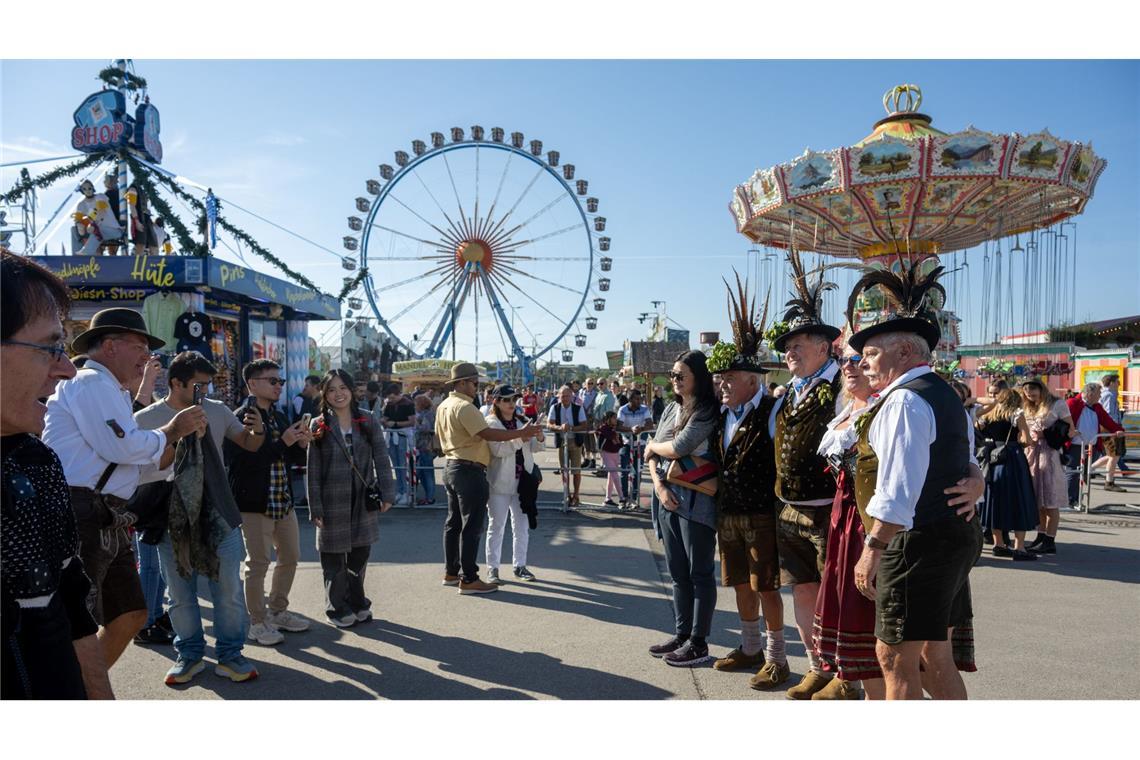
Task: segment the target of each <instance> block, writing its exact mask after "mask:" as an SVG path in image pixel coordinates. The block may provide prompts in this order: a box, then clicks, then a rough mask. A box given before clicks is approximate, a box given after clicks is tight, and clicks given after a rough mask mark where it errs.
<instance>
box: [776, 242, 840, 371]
mask: <svg viewBox="0 0 1140 760" xmlns="http://www.w3.org/2000/svg"><path fill="white" fill-rule="evenodd" d="M788 264H789V265H790V266H791V268H792V289H793V290H792V299H791V300H790V301H788V302H787V303H786V304H784V309H785V311H784V317H783V321H782V323H780V327H781V328H783V326H784V325H786V329H782V330H781V332H780V334H778V335H769V338H770V339H771V342H772V346H773V347H774V348H775V349H776V350H777V351H783V350H784V347H785V346H786V345H787V343H788V341H789V340H791V339H792V338H793V337H795V336H797V335H803V334H806V333H813V334H816V335H822V336H823V337H825V338H827V339H828V340H829V341H833V340H835V339H836V338H837V337H839V328H837V327H832V326H831V325H829V324H826V323H825V322H824V321H823V294H824V293H826V292H827V291H829V290H835V289H836V285H835V283H834V282H827V281H826V280H825V279H824V272H825V271H826V270H827V267H824V266H820V267H817V268H815V269H813V270H811V271H810V272H809V271H807V270H806V269H804V265H803V262H802V261H801V260H800V254H799V252H798V251H797V250H796V249H795V248H789V249H788ZM816 275H818V276H816Z"/></svg>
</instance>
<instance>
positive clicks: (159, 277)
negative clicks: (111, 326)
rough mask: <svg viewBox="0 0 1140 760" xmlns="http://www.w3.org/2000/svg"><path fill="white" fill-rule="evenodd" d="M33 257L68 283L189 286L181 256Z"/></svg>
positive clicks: (164, 286)
mask: <svg viewBox="0 0 1140 760" xmlns="http://www.w3.org/2000/svg"><path fill="white" fill-rule="evenodd" d="M33 260H34V261H35V262H36V263H37V264H41V265H43V266H45V267H47V268H48V269H50V270H51V271H53V272H55V273H56V274H57V275H59V277H60V279H62V280H63V281H64V282H65V283H67V284H68V285H74V284H87V285H104V286H108V287H109V286H112V285H124V286H125V285H133V284H138V285H139V286H142V287H149V288H152V289H153V288H170V287H174V286H176V285H185V284H187V280H186V278H185V267H186V261H187V260H186V259H183V258H182V257H179V256H35V257H33Z"/></svg>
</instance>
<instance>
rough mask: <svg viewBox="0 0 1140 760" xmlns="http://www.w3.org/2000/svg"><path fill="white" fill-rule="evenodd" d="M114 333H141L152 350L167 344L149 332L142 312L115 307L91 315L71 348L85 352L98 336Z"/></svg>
mask: <svg viewBox="0 0 1140 760" xmlns="http://www.w3.org/2000/svg"><path fill="white" fill-rule="evenodd" d="M114 333H135V334H136V335H141V336H143V337H144V338H146V342H147V345H148V346H149V347H150V350H151V351H154V350H155V349H157V348H162V347H163V346H165V345H166V341H164V340H162V339H161V338H156V337H155V336H153V335H151V334H150V333H149V332H147V329H146V321H145V320H144V319H143V316H142V314H139V313H138V312H137V311H135V310H134V309H123V308H115V309H103V311H100V312H96V314H95V316H93V317H91V323H90V324H89V325H88V327H87V329H86V330H84V331H83V332H81V333H79V334H78V335H76V336H75V340H73V341H71V350H72V351H73V352H74V353H77V354H85V353H87V349H89V348H90V347H91V342H92V341H94V340H95V339H96V338H99V337H101V336H103V335H111V334H114Z"/></svg>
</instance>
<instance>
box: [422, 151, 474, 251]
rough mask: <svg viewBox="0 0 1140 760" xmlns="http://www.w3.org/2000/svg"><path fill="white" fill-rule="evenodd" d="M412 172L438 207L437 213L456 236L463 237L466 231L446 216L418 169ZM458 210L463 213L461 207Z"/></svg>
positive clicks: (460, 218) (444, 158)
mask: <svg viewBox="0 0 1140 760" xmlns="http://www.w3.org/2000/svg"><path fill="white" fill-rule="evenodd" d="M443 160H444V161H446V160H447V156H444V157H443ZM448 173H449V174H450V173H451V170H450V169H448ZM412 174H413V176H415V178H416V179H417V180H418V181H419V183H420V185H422V186H423V189H424V191H425V192H426V193H427V194H428V197H430V198H431V200H432V203H434V204H435V207H436V208H437V209H439V213H441V214H443V218H444V219H446V220H447V224H448V226H449V227H451V230H452V232H454V233H455V234H456V236H457V237H459V238H463V237H465V235H466V233H465V232H464V231H463V230H460V229H459V226H458V225H456V223H455V222H454V220H452V218H451V217H450V216H448V215H447V212H446V211H444V210H443V206H442V205H441V204H440V202H439V199H437V198H436V197H435V193H433V192H432V191H431V188H430V187H428V186H427V183H426V182H424V180H423V177H421V176H420V173H419V171H418V170H416V171H413V172H412ZM459 212H460V214H462V213H463V209H462V208H460V209H459ZM459 221H461V222H462V221H463V217H462V216H460V217H459Z"/></svg>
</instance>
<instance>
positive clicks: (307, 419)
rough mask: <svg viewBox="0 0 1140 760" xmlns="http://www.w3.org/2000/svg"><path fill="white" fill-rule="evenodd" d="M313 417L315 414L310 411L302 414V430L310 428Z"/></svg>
mask: <svg viewBox="0 0 1140 760" xmlns="http://www.w3.org/2000/svg"><path fill="white" fill-rule="evenodd" d="M312 419H313V415H311V414H309V413H308V412H306V413H305V414H302V415H301V429H302V430H308V429H309V422H310V421H311V420H312Z"/></svg>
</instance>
